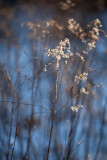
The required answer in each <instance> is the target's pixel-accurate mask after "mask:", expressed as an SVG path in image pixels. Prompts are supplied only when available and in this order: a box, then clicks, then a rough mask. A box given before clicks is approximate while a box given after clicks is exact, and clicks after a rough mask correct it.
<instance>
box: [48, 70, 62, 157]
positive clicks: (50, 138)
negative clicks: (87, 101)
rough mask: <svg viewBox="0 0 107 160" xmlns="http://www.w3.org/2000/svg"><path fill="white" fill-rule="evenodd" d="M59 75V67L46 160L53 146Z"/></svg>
mask: <svg viewBox="0 0 107 160" xmlns="http://www.w3.org/2000/svg"><path fill="white" fill-rule="evenodd" d="M58 74H59V67H58V68H57V73H56V83H55V101H54V106H53V114H52V122H51V129H50V136H49V144H48V151H47V158H46V160H48V159H49V153H50V145H51V140H52V132H53V124H54V115H55V107H56V103H57V97H58V95H57V91H58Z"/></svg>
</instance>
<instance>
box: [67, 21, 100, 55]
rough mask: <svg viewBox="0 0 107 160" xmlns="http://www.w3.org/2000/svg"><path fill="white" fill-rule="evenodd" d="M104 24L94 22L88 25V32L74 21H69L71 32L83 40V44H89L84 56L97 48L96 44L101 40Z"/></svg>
mask: <svg viewBox="0 0 107 160" xmlns="http://www.w3.org/2000/svg"><path fill="white" fill-rule="evenodd" d="M101 27H102V24H101V22H100V20H99V19H96V20H94V21H93V22H91V23H90V24H88V25H87V32H85V31H84V29H83V28H82V27H81V26H80V24H79V23H77V22H76V21H75V20H74V19H69V20H68V26H67V28H68V30H69V31H71V32H72V33H73V34H74V35H75V36H76V37H78V38H79V39H81V40H82V42H83V43H85V44H87V48H86V50H83V53H84V54H88V52H89V51H90V50H91V49H93V48H95V47H96V43H97V41H98V40H99V33H100V31H101V30H100V28H101Z"/></svg>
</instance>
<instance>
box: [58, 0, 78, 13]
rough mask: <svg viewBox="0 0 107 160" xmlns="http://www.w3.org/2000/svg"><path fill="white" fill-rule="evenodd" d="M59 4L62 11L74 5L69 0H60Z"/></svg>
mask: <svg viewBox="0 0 107 160" xmlns="http://www.w3.org/2000/svg"><path fill="white" fill-rule="evenodd" d="M59 5H60V8H61V9H62V10H64V11H65V10H69V9H70V8H72V7H75V3H73V2H72V1H71V0H66V2H62V1H61V2H60V3H59Z"/></svg>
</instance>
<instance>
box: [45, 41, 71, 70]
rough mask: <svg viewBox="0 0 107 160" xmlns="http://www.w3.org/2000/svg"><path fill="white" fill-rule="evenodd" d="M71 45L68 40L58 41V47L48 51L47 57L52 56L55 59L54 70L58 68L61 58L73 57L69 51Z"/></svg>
mask: <svg viewBox="0 0 107 160" xmlns="http://www.w3.org/2000/svg"><path fill="white" fill-rule="evenodd" d="M70 49H71V45H70V41H69V39H68V38H66V39H64V41H62V40H61V41H60V43H59V45H58V46H57V47H56V48H55V49H49V50H48V52H47V55H48V56H52V57H55V58H56V61H57V65H56V68H59V61H60V60H61V58H64V59H67V58H70V57H71V56H73V55H74V54H73V53H72V52H71V51H70Z"/></svg>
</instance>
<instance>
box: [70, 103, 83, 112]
mask: <svg viewBox="0 0 107 160" xmlns="http://www.w3.org/2000/svg"><path fill="white" fill-rule="evenodd" d="M79 108H83V109H84V106H83V105H81V104H78V105H76V106H71V110H72V111H75V112H78V110H79Z"/></svg>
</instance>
